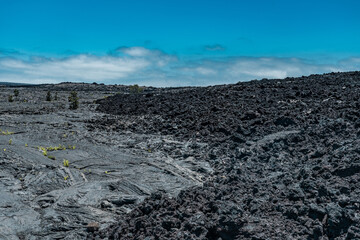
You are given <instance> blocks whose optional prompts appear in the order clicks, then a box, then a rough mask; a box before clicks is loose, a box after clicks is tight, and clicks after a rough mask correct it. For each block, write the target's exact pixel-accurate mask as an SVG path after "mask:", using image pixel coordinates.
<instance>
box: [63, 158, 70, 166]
mask: <svg viewBox="0 0 360 240" xmlns="http://www.w3.org/2000/svg"><path fill="white" fill-rule="evenodd" d="M63 164H64V167H69V160H67V159H64V162H63Z"/></svg>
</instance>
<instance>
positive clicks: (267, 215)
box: [88, 72, 360, 240]
mask: <svg viewBox="0 0 360 240" xmlns="http://www.w3.org/2000/svg"><path fill="white" fill-rule="evenodd" d="M97 103H98V104H99V105H98V107H97V110H98V111H100V112H103V113H107V115H104V116H103V117H102V118H101V119H98V120H96V121H95V120H94V121H91V122H90V123H89V128H92V129H102V130H107V131H109V132H126V131H128V132H133V133H141V134H152V135H170V136H173V137H174V139H178V140H179V141H180V140H181V141H184V142H189V144H193V143H194V142H198V143H204V144H206V145H205V147H199V148H191V151H186V149H180V150H179V149H166V150H162V151H167V152H168V154H170V155H172V156H173V157H174V158H178V159H187V158H193V159H195V160H196V161H206V162H208V163H209V164H210V166H211V167H212V169H213V171H212V172H208V173H206V174H205V175H206V176H205V179H204V183H203V184H202V185H201V186H199V185H196V186H192V187H189V188H188V189H184V190H182V191H181V192H180V193H179V194H178V195H176V196H169V195H167V194H165V193H163V192H161V191H158V192H155V193H152V194H151V196H149V197H148V198H146V199H145V200H144V201H143V202H141V203H140V204H139V205H137V206H136V207H135V208H134V209H133V210H132V211H131V212H129V213H128V214H124V215H121V216H119V217H118V219H117V221H116V223H114V224H112V225H110V226H109V227H107V228H106V229H100V230H98V231H95V232H93V233H89V234H88V238H89V239H104V238H108V239H147V240H150V239H214V240H215V239H216V240H218V239H223V240H225V239H258V240H259V239H360V72H348V73H330V74H323V75H311V76H309V77H300V78H286V79H283V80H266V79H264V80H261V81H251V82H240V83H238V84H232V85H220V86H210V87H195V88H173V89H151V90H147V89H145V90H144V92H141V93H138V94H116V95H113V96H110V97H108V98H106V99H101V100H98V101H97ZM154 151H155V150H154ZM159 151H160V150H159ZM198 171H199V172H203V171H204V169H203V168H199V169H198Z"/></svg>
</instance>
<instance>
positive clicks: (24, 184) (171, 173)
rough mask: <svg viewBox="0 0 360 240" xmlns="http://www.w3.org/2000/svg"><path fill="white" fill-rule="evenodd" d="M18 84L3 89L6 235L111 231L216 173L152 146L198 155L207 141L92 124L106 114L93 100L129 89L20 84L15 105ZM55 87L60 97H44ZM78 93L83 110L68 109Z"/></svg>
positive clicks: (0, 183) (0, 234)
mask: <svg viewBox="0 0 360 240" xmlns="http://www.w3.org/2000/svg"><path fill="white" fill-rule="evenodd" d="M14 89H15V88H10V87H3V88H0V101H1V102H0V112H1V115H0V129H1V133H0V150H1V151H0V239H85V238H86V235H87V233H88V224H91V223H97V224H99V227H100V229H103V228H106V227H107V226H108V225H109V224H110V223H116V222H117V221H116V219H117V217H118V216H121V215H124V214H126V213H128V212H129V211H130V210H132V209H133V208H134V206H135V205H136V204H137V203H138V202H141V201H142V200H143V199H144V198H145V197H147V196H150V195H151V193H153V192H157V191H161V192H164V193H166V194H168V195H169V196H176V195H177V194H178V193H179V192H180V190H182V189H184V188H188V187H190V186H195V185H201V184H202V183H203V181H204V179H205V178H206V176H207V173H208V172H211V171H212V169H211V168H210V166H209V164H208V163H207V162H205V161H202V162H201V161H200V162H199V161H196V162H195V161H194V160H193V159H191V158H189V159H187V160H186V161H178V160H177V159H174V158H173V157H172V156H171V154H168V153H167V151H165V150H164V151H160V152H156V151H153V149H152V148H153V146H156V147H157V148H160V149H169V150H170V149H178V150H180V151H182V150H183V149H187V150H188V151H190V152H191V151H192V149H193V148H202V147H203V145H202V144H200V143H196V142H194V143H192V142H189V141H186V142H185V141H184V142H181V141H178V140H175V139H174V138H173V137H171V136H163V135H154V134H145V133H134V132H130V131H124V132H121V133H119V132H108V131H104V130H102V129H92V128H91V126H92V125H91V124H89V121H90V120H91V121H93V120H96V119H101V118H103V117H105V116H106V114H103V113H99V112H97V111H95V108H96V106H97V104H94V100H96V99H99V98H104V97H106V96H109V95H111V94H114V93H117V92H119V91H120V92H121V91H125V90H124V89H123V88H122V87H108V86H100V85H98V86H94V85H81V84H61V85H48V86H38V87H25V88H19V87H17V88H16V89H18V90H19V96H18V97H14V102H8V95H10V94H12V95H13V94H14V93H13V91H14ZM49 89H50V90H51V93H52V96H53V98H54V96H55V93H57V94H58V100H53V101H51V102H47V101H45V99H46V94H47V91H48V90H49ZM71 90H77V92H78V94H79V98H80V105H79V106H80V107H79V109H77V110H69V109H68V105H69V103H68V96H69V94H70V91H71ZM10 143H11V144H10ZM59 145H61V149H58V150H53V151H51V147H52V148H54V149H55V148H56V147H59ZM63 147H65V148H66V149H62V148H63ZM43 148H45V149H46V148H47V149H49V150H47V156H44V151H43ZM51 156H53V157H55V160H54V159H51V158H50V157H51ZM64 159H66V160H68V161H69V166H68V167H66V166H64V162H63V161H64ZM197 169H203V172H199V171H197Z"/></svg>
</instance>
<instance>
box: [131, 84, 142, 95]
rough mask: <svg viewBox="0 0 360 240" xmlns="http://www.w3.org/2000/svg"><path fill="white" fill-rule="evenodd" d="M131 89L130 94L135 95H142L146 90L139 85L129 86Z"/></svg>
mask: <svg viewBox="0 0 360 240" xmlns="http://www.w3.org/2000/svg"><path fill="white" fill-rule="evenodd" d="M129 89H130V93H133V94H137V93H142V92H143V91H144V88H143V87H139V85H137V84H134V85H131V86H129Z"/></svg>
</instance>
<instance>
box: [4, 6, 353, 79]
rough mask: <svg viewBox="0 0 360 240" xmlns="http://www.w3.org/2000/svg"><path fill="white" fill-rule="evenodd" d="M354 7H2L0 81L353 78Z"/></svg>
mask: <svg viewBox="0 0 360 240" xmlns="http://www.w3.org/2000/svg"><path fill="white" fill-rule="evenodd" d="M359 10H360V1H357V0H342V1H334V0H327V1H315V0H312V1H307V0H305V1H283V0H278V1H271V0H268V1H265V0H262V1H260V0H258V1H256V0H255V1H235V0H232V1H230V0H228V1H226V0H222V1H218V0H207V1H203V0H198V1H194V0H193V1H188V0H182V1H176V0H175V1H165V0H162V1H160V0H152V1H144V0H142V1H135V0H134V1H112V0H102V1H94V0H86V1H85V0H72V1H69V0H52V1H49V0H46V1H45V0H32V1H30V0H28V1H25V0H23V1H20V0H0V81H14V82H31V83H42V82H53V83H56V82H62V81H80V82H94V81H96V82H104V83H118V84H134V83H138V84H145V85H153V86H180V85H211V84H220V83H234V82H238V81H246V80H252V79H261V78H265V77H266V78H283V77H286V76H300V75H308V74H312V73H323V72H330V71H350V70H360V44H359V43H360V27H359V26H360V15H359V14H358V12H359Z"/></svg>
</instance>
